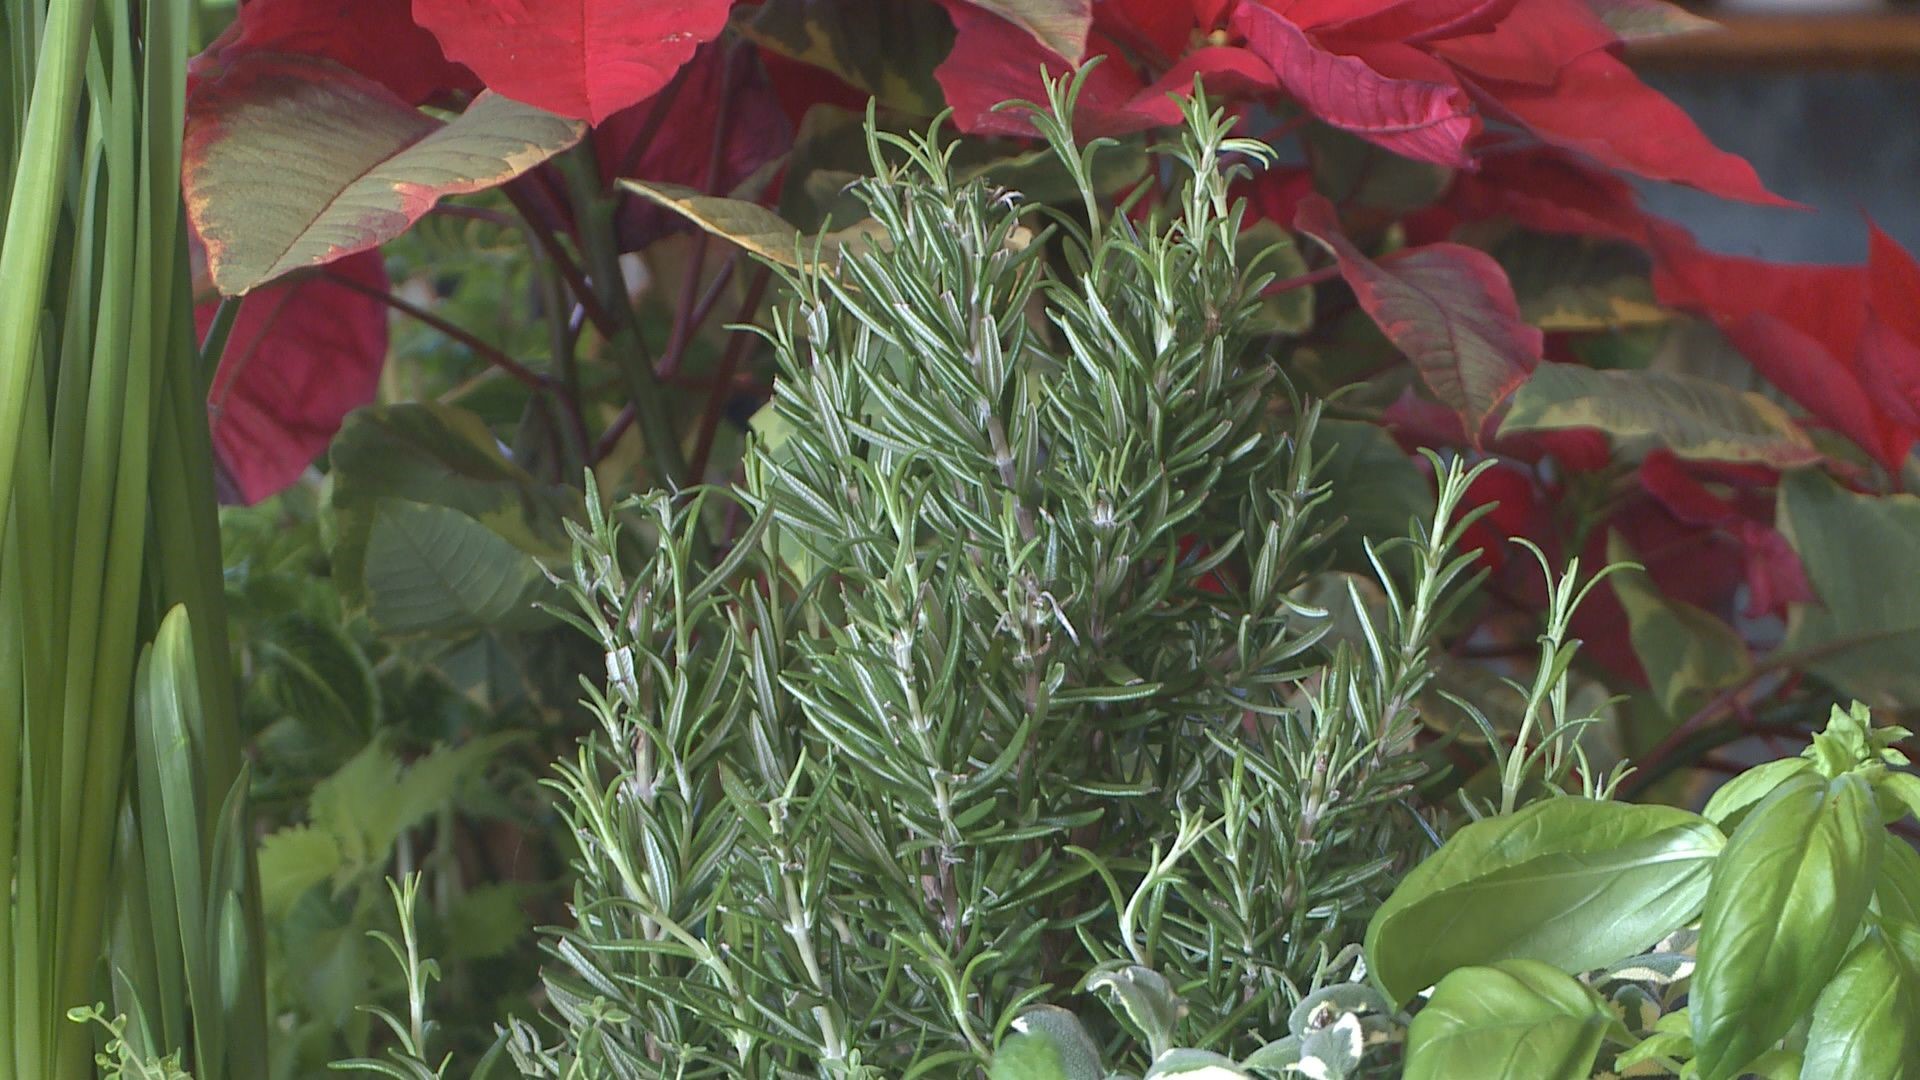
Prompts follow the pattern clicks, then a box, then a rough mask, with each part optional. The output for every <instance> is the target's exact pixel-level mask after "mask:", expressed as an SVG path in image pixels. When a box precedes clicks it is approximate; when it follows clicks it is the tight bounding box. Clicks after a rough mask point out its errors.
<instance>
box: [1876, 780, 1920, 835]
mask: <svg viewBox="0 0 1920 1080" xmlns="http://www.w3.org/2000/svg"><path fill="white" fill-rule="evenodd" d="M1874 791H1875V792H1876V793H1877V794H1878V795H1879V796H1880V802H1881V805H1882V807H1883V809H1884V810H1885V811H1886V813H1887V814H1888V815H1889V817H1890V820H1889V821H1888V822H1887V824H1889V825H1891V824H1893V823H1894V822H1896V821H1899V820H1900V819H1901V818H1906V817H1916V818H1920V776H1916V775H1914V774H1913V773H1910V772H1886V773H1882V774H1880V776H1879V778H1878V779H1877V780H1876V781H1875V782H1874Z"/></svg>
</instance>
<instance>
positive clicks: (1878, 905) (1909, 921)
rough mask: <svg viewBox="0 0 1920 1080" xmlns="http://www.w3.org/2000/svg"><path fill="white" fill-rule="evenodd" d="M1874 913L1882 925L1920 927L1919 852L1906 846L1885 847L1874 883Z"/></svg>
mask: <svg viewBox="0 0 1920 1080" xmlns="http://www.w3.org/2000/svg"><path fill="white" fill-rule="evenodd" d="M1873 910H1874V911H1875V912H1876V913H1878V914H1879V916H1880V919H1881V921H1882V922H1897V923H1901V924H1904V925H1906V926H1912V927H1920V852H1916V851H1914V850H1913V848H1912V847H1911V846H1909V845H1907V844H1905V843H1893V842H1889V843H1887V844H1886V845H1885V849H1884V851H1883V852H1882V853H1881V856H1880V876H1879V877H1878V878H1877V879H1876V880H1875V881H1874V883H1873Z"/></svg>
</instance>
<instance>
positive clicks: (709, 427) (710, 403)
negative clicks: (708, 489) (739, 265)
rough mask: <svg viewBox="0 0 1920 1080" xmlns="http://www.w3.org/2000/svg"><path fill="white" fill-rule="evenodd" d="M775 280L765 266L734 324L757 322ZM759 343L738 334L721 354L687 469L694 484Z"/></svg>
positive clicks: (701, 472) (730, 339) (699, 475)
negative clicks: (736, 381) (739, 374)
mask: <svg viewBox="0 0 1920 1080" xmlns="http://www.w3.org/2000/svg"><path fill="white" fill-rule="evenodd" d="M772 277H773V271H772V270H770V269H768V268H767V267H764V266H763V267H761V268H760V272H759V273H758V274H755V275H754V278H753V284H751V285H749V286H747V296H746V299H745V300H743V301H742V302H741V304H740V316H739V318H737V319H735V320H734V322H736V323H744V322H746V321H748V320H749V319H751V318H753V315H754V312H755V311H757V310H758V309H759V307H760V298H761V297H762V296H764V295H765V294H766V291H767V282H768V280H769V279H771V278H772ZM756 340H758V339H757V338H756V337H755V336H754V335H753V334H750V333H748V332H747V331H745V330H736V331H734V334H733V337H731V338H729V339H728V341H727V348H726V351H725V352H722V353H721V354H720V365H719V367H717V368H715V369H714V373H713V392H712V393H710V394H708V395H707V408H706V411H705V412H703V413H701V414H700V434H699V436H698V438H697V439H696V440H695V442H694V445H693V457H692V458H691V459H690V461H689V463H688V466H687V476H688V477H689V479H691V480H692V481H693V482H694V483H698V482H699V480H700V478H701V477H702V476H704V475H706V472H707V459H708V458H709V457H711V456H712V454H713V439H714V435H715V434H716V433H717V432H718V431H719V429H720V413H721V412H722V411H723V410H725V408H726V405H727V395H728V393H729V388H730V387H731V386H732V384H733V374H734V372H735V371H737V370H738V369H739V367H740V360H741V358H742V357H744V356H745V355H746V353H747V347H748V346H749V345H751V344H752V343H753V342H754V341H756Z"/></svg>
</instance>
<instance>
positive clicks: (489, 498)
mask: <svg viewBox="0 0 1920 1080" xmlns="http://www.w3.org/2000/svg"><path fill="white" fill-rule="evenodd" d="M328 459H329V461H330V462H331V464H332V466H333V505H334V507H335V508H336V509H339V508H342V507H347V506H351V505H353V504H354V503H356V502H359V501H361V500H371V499H376V498H394V499H403V500H405V501H407V502H417V503H432V504H434V505H437V506H444V507H447V508H449V509H452V510H458V511H460V512H461V513H463V514H465V515H467V516H468V517H470V518H473V519H474V520H476V521H478V522H480V523H481V524H483V525H485V526H487V527H488V528H490V529H492V530H493V531H494V532H497V533H499V534H500V535H501V536H502V537H504V538H505V539H507V540H509V541H511V542H512V543H513V544H514V546H516V547H518V548H521V549H522V550H524V551H527V552H531V553H534V554H539V555H545V556H556V557H562V558H564V557H565V556H566V555H567V553H568V551H569V550H570V548H569V542H568V538H567V530H566V526H565V525H564V524H563V523H562V519H563V518H566V517H570V516H574V515H575V514H576V513H577V512H578V509H579V496H578V495H577V494H576V493H574V492H572V491H570V490H568V489H565V488H559V487H554V486H550V485H547V484H543V483H541V482H540V481H538V480H536V479H534V478H533V477H532V476H531V475H529V474H528V473H527V471H526V470H525V469H523V468H521V467H520V466H519V465H517V464H515V463H514V462H512V461H509V460H507V458H506V456H505V455H503V454H502V453H501V452H500V444H499V442H498V441H497V440H495V438H494V436H493V432H491V431H489V430H488V429H487V425H486V423H485V422H483V421H482V420H481V419H480V418H479V417H478V416H475V415H474V414H473V413H470V412H467V411H466V410H464V409H459V408H455V407H453V406H451V405H442V404H439V403H437V402H409V403H405V404H399V405H378V406H373V407H370V408H365V409H359V410H357V411H355V412H354V413H353V414H352V415H350V416H348V417H347V420H346V423H344V424H343V425H341V428H340V434H339V435H338V436H336V437H335V438H334V440H333V447H332V449H331V450H329V451H328Z"/></svg>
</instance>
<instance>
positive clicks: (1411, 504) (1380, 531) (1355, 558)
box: [1313, 420, 1434, 573]
mask: <svg viewBox="0 0 1920 1080" xmlns="http://www.w3.org/2000/svg"><path fill="white" fill-rule="evenodd" d="M1313 435H1314V437H1313V459H1314V462H1315V464H1316V465H1318V466H1319V471H1318V472H1316V473H1315V474H1314V476H1315V478H1316V479H1317V480H1319V481H1320V482H1322V483H1325V484H1328V485H1330V489H1329V492H1328V499H1327V509H1328V512H1329V514H1330V515H1338V516H1339V517H1340V518H1342V519H1343V520H1344V522H1345V523H1344V524H1343V525H1341V526H1340V531H1339V532H1338V533H1335V534H1334V537H1333V544H1332V547H1333V552H1334V565H1336V566H1338V567H1339V568H1341V569H1343V570H1352V571H1355V572H1357V573H1370V572H1371V566H1370V564H1369V563H1368V562H1367V555H1366V551H1365V541H1366V540H1367V539H1368V538H1369V537H1371V538H1375V539H1378V538H1379V537H1383V536H1404V535H1405V534H1406V531H1407V523H1408V522H1410V521H1413V520H1416V519H1418V520H1421V521H1426V520H1430V519H1431V518H1432V517H1433V490H1434V488H1433V481H1432V480H1429V479H1427V478H1426V477H1423V476H1421V475H1420V470H1419V469H1416V468H1415V467H1414V464H1413V462H1412V460H1410V459H1409V458H1408V457H1407V455H1406V453H1405V452H1404V451H1402V450H1401V449H1400V444H1399V443H1396V442H1395V441H1394V439H1393V436H1392V435H1391V434H1389V433H1388V432H1387V430H1386V429H1385V428H1384V427H1381V426H1380V425H1379V424H1367V423H1361V422H1360V421H1357V420H1322V421H1320V424H1319V426H1318V427H1317V428H1315V429H1314V433H1313Z"/></svg>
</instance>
